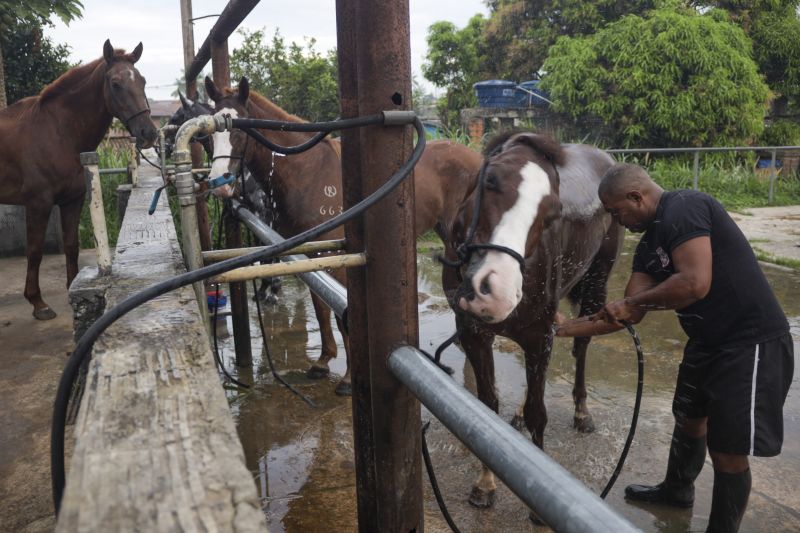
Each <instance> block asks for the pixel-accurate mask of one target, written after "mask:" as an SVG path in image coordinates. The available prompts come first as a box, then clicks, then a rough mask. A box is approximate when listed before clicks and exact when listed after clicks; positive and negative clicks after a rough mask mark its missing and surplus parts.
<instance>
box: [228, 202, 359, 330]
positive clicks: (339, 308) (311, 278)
mask: <svg viewBox="0 0 800 533" xmlns="http://www.w3.org/2000/svg"><path fill="white" fill-rule="evenodd" d="M233 208H234V210H235V212H236V216H238V217H239V218H240V219H241V220H242V222H244V223H245V224H246V225H247V227H248V228H250V230H251V231H252V232H253V233H254V234H255V236H256V237H257V238H258V239H259V240H260V241H261V242H263V243H266V244H277V243H279V242H282V241H284V238H283V237H281V235H280V234H279V233H278V232H277V231H275V230H274V229H272V228H270V227H269V226H267V225H266V224H264V222H263V221H262V220H261V219H259V218H258V217H257V216H256V215H254V214H253V213H251V212H250V211H248V210H247V209H245V208H243V207H241V204H239V202H237V201H236V200H234V201H233ZM353 253H355V252H353ZM282 259H283V260H284V261H299V260H303V259H308V257H306V256H305V255H298V254H293V255H288V256H284V257H282ZM297 277H298V278H300V279H301V280H302V281H303V282H304V283H305V284H306V285H308V288H309V289H310V290H311V292H313V293H314V294H316V295H317V296H319V297H320V298H322V301H323V302H325V304H326V305H327V306H328V307H330V308H331V310H332V311H333V313H334V314H335V315H336V316H338V317H339V318H341V319H343V320H345V323H346V322H347V316H346V314H347V291H346V290H345V288H344V287H342V284H341V283H339V282H338V281H336V280H335V279H334V278H333V276H331V275H330V274H326V273H325V272H306V273H303V274H297Z"/></svg>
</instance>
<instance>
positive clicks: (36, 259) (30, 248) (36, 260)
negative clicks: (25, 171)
mask: <svg viewBox="0 0 800 533" xmlns="http://www.w3.org/2000/svg"><path fill="white" fill-rule="evenodd" d="M51 209H52V205H47V206H31V205H27V206H25V226H26V229H27V232H28V235H27V247H26V250H25V252H26V255H27V258H28V272H27V275H26V277H25V298H26V299H27V300H28V301H29V302H30V303H31V305H32V306H33V316H34V318H36V319H37V320H50V319H53V318H55V317H56V313H55V311H53V310H52V309H50V306H48V305H47V304H46V303H45V302H44V300H43V299H42V291H41V290H40V288H39V266H40V265H41V264H42V248H43V247H44V234H45V231H46V230H47V220H48V219H49V218H50V210H51Z"/></svg>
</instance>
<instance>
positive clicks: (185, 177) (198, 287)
mask: <svg viewBox="0 0 800 533" xmlns="http://www.w3.org/2000/svg"><path fill="white" fill-rule="evenodd" d="M178 137H179V135H176V143H175V144H176V148H177V149H176V151H175V153H174V154H173V161H175V170H176V173H175V190H176V192H177V195H178V202H179V203H180V210H181V240H182V244H183V253H184V256H185V258H186V266H187V267H188V268H189V270H197V269H198V268H202V267H203V257H202V255H201V254H202V251H201V250H200V234H199V232H198V229H197V211H196V209H195V199H194V179H193V178H192V161H191V159H190V157H189V151H188V150H186V149H183V150H181V149H180V148H179V145H178V142H177V139H178ZM187 142H188V141H187ZM194 293H195V297H196V298H197V304H198V306H199V307H200V312H201V314H202V315H203V317H207V316H208V313H207V312H208V309H207V307H206V305H205V301H206V294H205V288H204V286H203V282H202V281H199V282H197V283H195V284H194ZM205 323H208V321H207V320H205Z"/></svg>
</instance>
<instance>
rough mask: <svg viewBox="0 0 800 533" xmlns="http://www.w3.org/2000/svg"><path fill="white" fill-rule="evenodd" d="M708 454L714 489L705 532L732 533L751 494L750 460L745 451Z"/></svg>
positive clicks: (740, 519)
mask: <svg viewBox="0 0 800 533" xmlns="http://www.w3.org/2000/svg"><path fill="white" fill-rule="evenodd" d="M709 454H710V455H711V460H712V461H713V463H714V493H713V496H712V499H711V514H710V515H709V517H708V529H706V533H735V532H736V531H738V530H739V524H740V523H741V521H742V516H744V511H745V509H747V499H748V497H749V496H750V484H751V481H752V478H751V477H750V463H749V462H748V460H747V456H746V455H733V454H730V453H720V452H713V451H709Z"/></svg>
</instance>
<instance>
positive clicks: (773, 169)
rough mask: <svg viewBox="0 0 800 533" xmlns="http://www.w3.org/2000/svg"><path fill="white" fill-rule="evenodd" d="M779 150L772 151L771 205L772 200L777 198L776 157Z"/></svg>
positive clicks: (770, 175)
mask: <svg viewBox="0 0 800 533" xmlns="http://www.w3.org/2000/svg"><path fill="white" fill-rule="evenodd" d="M776 152H777V150H775V149H774V148H773V149H772V163H770V165H769V203H772V200H773V199H774V197H775V194H774V193H775V175H776V173H775V156H776Z"/></svg>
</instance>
